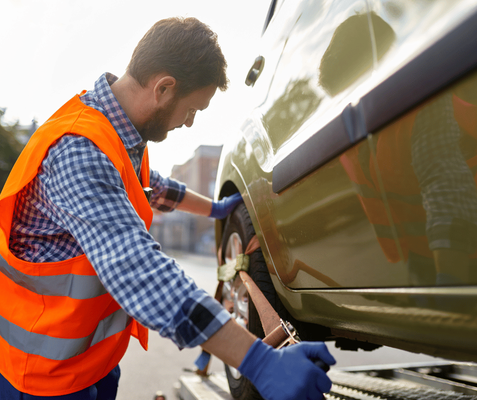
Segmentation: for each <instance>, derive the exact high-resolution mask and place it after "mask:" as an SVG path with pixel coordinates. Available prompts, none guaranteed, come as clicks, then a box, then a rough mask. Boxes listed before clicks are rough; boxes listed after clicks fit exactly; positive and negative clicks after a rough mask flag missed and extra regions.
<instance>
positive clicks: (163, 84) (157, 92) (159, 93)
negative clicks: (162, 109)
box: [154, 75, 177, 105]
mask: <svg viewBox="0 0 477 400" xmlns="http://www.w3.org/2000/svg"><path fill="white" fill-rule="evenodd" d="M176 87H177V81H176V78H174V77H172V76H170V75H165V76H164V75H163V76H162V77H159V79H158V80H157V81H156V84H155V85H154V99H155V100H156V102H157V104H158V105H163V104H165V103H167V102H168V101H169V99H172V98H173V97H174V95H175V92H176Z"/></svg>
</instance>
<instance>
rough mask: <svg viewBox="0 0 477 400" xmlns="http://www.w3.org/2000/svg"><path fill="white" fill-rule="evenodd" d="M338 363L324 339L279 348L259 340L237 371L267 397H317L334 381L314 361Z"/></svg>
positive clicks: (278, 399) (312, 399)
mask: <svg viewBox="0 0 477 400" xmlns="http://www.w3.org/2000/svg"><path fill="white" fill-rule="evenodd" d="M317 359H320V360H321V361H323V362H324V363H325V364H327V365H333V364H335V363H336V361H335V359H334V358H333V356H332V355H331V354H330V353H329V351H328V349H327V347H326V345H325V344H324V343H321V342H318V343H317V342H301V343H298V344H295V345H292V346H288V347H285V348H282V349H280V350H276V349H274V348H272V347H271V346H269V345H267V344H265V343H263V342H262V341H261V340H260V339H257V340H256V341H255V342H254V344H253V345H252V347H251V348H250V350H249V351H248V352H247V354H246V356H245V358H244V359H243V361H242V363H241V364H240V366H239V368H238V370H239V371H240V373H241V374H242V375H244V376H245V377H246V378H248V379H249V380H250V381H251V382H252V383H253V384H254V386H255V387H256V388H257V390H258V391H259V392H260V394H261V395H262V396H263V397H264V398H265V399H267V400H291V399H296V400H306V399H310V400H317V399H322V398H323V393H327V392H329V391H330V389H331V380H330V379H329V378H328V376H327V375H326V373H325V372H324V371H323V370H322V369H321V368H319V367H317V366H316V365H315V364H314V362H313V360H315V361H316V360H317Z"/></svg>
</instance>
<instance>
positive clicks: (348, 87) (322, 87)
mask: <svg viewBox="0 0 477 400" xmlns="http://www.w3.org/2000/svg"><path fill="white" fill-rule="evenodd" d="M272 7H274V8H272V9H271V11H272V12H271V13H270V14H271V20H270V21H269V22H268V21H267V27H266V30H265V31H264V34H263V37H262V39H261V44H260V46H261V47H260V51H261V53H260V54H259V57H258V58H257V60H256V62H255V63H254V66H253V68H252V70H251V74H250V75H249V77H248V78H249V82H248V83H249V84H250V86H251V88H250V92H249V94H250V103H251V104H252V107H251V111H250V114H249V116H248V118H247V119H246V120H245V121H244V122H243V125H242V126H241V127H240V129H238V130H237V132H236V135H235V137H234V140H231V141H230V142H229V143H227V144H226V145H225V146H224V149H223V152H222V158H221V162H220V165H219V173H218V178H217V186H216V197H217V198H219V197H222V196H224V195H227V194H230V193H231V192H234V191H239V192H240V193H241V194H242V196H243V198H244V201H245V204H246V206H247V209H248V211H249V214H250V216H251V218H252V221H253V224H254V227H255V230H256V233H257V235H258V238H259V241H260V244H261V248H262V251H263V253H264V256H265V260H266V262H267V266H268V269H269V272H270V275H271V277H272V281H273V284H274V286H275V289H276V291H277V293H278V294H279V296H280V298H281V300H282V302H283V303H284V305H285V306H286V308H287V309H288V310H289V312H290V313H291V314H292V315H293V316H294V317H295V318H297V319H298V320H301V321H306V322H312V323H316V324H319V325H322V326H326V327H329V328H330V329H331V334H332V335H333V336H335V337H347V338H351V339H357V340H362V341H369V342H372V343H377V344H384V345H389V346H393V347H398V348H402V349H406V350H410V351H416V352H423V353H427V354H432V355H435V356H443V357H448V358H453V359H460V360H473V361H475V360H477V340H476V338H477V188H476V179H477V175H476V174H477V70H475V71H476V72H473V70H474V69H475V68H477V35H476V33H477V29H476V28H475V26H477V1H465V0H459V1H452V2H448V1H443V0H407V1H395V0H339V1H330V0H323V1H311V0H303V1H292V0H284V1H277V2H273V4H272ZM252 61H253V60H252ZM222 228H223V223H222V222H220V221H219V222H217V225H216V235H217V239H216V240H217V243H220V242H221V235H222Z"/></svg>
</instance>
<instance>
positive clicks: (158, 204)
mask: <svg viewBox="0 0 477 400" xmlns="http://www.w3.org/2000/svg"><path fill="white" fill-rule="evenodd" d="M150 186H151V188H152V189H153V192H152V196H151V201H150V204H151V207H154V208H157V209H158V210H159V211H162V212H170V211H173V210H175V209H176V207H177V206H178V205H179V204H180V202H181V201H182V199H183V198H184V195H185V192H186V185H185V184H184V183H182V182H179V181H177V180H175V179H172V178H163V177H162V176H161V175H160V174H159V172H157V171H154V170H152V169H151V172H150Z"/></svg>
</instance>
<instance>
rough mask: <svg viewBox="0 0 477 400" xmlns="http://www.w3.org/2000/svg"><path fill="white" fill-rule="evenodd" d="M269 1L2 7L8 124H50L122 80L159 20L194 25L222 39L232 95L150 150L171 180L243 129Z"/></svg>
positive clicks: (40, 2)
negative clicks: (191, 20) (207, 148)
mask: <svg viewBox="0 0 477 400" xmlns="http://www.w3.org/2000/svg"><path fill="white" fill-rule="evenodd" d="M269 3H270V0H238V1H237V0H235V1H232V0H169V1H164V0H0V9H1V10H2V11H1V14H2V18H1V22H0V38H1V42H0V52H1V62H0V108H6V109H7V110H6V114H5V116H4V119H3V121H4V122H6V123H14V122H15V121H19V122H20V123H21V124H25V125H26V124H30V123H31V121H32V119H36V121H37V122H38V123H39V124H41V123H43V122H45V121H46V120H47V119H48V118H49V117H50V115H51V114H53V113H54V112H55V111H56V110H57V109H58V108H59V107H60V106H61V105H62V104H63V103H65V102H66V101H67V100H69V99H70V98H71V97H73V96H74V95H75V94H77V93H80V92H81V91H82V90H83V89H86V90H88V89H91V88H93V85H94V82H95V81H96V80H97V79H98V78H99V76H100V75H101V74H102V73H104V72H111V73H113V74H115V75H117V76H122V75H123V74H124V72H125V69H126V67H127V64H128V63H129V59H130V57H131V55H132V52H133V50H134V48H135V46H136V44H137V42H138V41H139V40H140V39H141V38H142V36H143V35H144V34H145V33H146V31H147V30H148V29H149V28H150V27H151V26H152V25H153V24H154V23H155V22H157V21H158V20H160V19H163V18H168V17H174V16H181V17H196V18H198V19H200V20H201V21H203V22H204V23H206V24H207V25H209V26H210V27H211V29H212V30H213V31H215V32H216V33H217V34H218V40H219V44H220V45H221V47H222V51H223V53H224V55H225V58H226V59H227V63H228V69H227V73H228V77H229V80H230V84H229V90H228V91H227V92H225V93H222V92H220V91H218V92H217V94H216V95H215V96H214V98H213V99H212V101H211V103H210V105H209V108H208V109H207V110H205V111H202V112H199V113H198V114H197V116H196V118H195V122H194V125H193V126H192V127H191V128H186V127H183V128H181V129H176V130H174V131H173V132H170V133H169V136H168V138H167V139H166V140H165V141H164V142H162V143H160V144H152V145H150V146H149V148H150V159H151V167H152V168H154V169H157V170H159V172H160V173H161V174H162V175H164V176H167V175H169V173H170V170H171V168H172V166H173V165H174V164H183V163H184V162H186V161H187V160H188V159H189V158H190V157H191V156H192V155H193V153H194V150H195V149H196V148H197V147H198V146H199V145H201V144H207V145H221V144H223V143H224V141H225V140H226V137H227V134H230V133H231V132H233V131H234V130H235V129H236V128H237V126H239V125H240V123H241V121H242V118H243V117H242V116H243V115H244V113H245V111H246V109H247V104H248V101H247V96H249V94H250V90H249V89H250V88H248V87H247V86H245V84H244V81H245V77H246V74H247V72H248V70H249V69H250V67H251V66H252V64H253V61H254V60H255V58H256V57H257V56H258V55H259V52H258V51H259V50H258V43H257V42H258V39H259V38H260V35H261V31H262V27H263V23H264V20H265V17H266V14H267V11H268V7H269Z"/></svg>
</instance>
